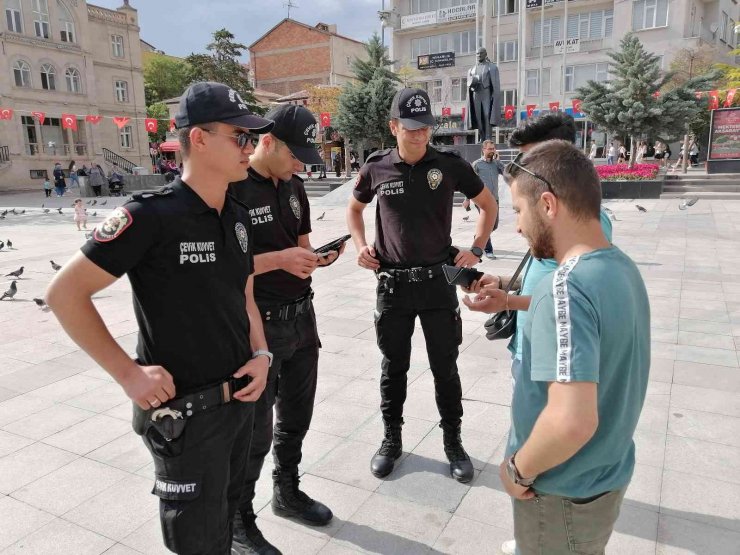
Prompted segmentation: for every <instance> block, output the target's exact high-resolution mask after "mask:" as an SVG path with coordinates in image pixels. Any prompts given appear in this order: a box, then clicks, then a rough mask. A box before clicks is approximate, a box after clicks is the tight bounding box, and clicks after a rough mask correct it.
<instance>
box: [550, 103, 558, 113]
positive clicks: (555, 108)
mask: <svg viewBox="0 0 740 555" xmlns="http://www.w3.org/2000/svg"><path fill="white" fill-rule="evenodd" d="M558 110H560V102H550V111H551V112H557V111H558Z"/></svg>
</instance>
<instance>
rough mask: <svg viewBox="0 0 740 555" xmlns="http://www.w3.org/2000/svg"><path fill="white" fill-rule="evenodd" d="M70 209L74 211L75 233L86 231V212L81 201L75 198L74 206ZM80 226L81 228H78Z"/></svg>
mask: <svg viewBox="0 0 740 555" xmlns="http://www.w3.org/2000/svg"><path fill="white" fill-rule="evenodd" d="M72 207H73V208H74V209H75V218H74V220H75V223H76V224H77V231H82V229H87V212H86V211H85V207H84V206H83V205H82V199H81V198H77V199H75V202H74V204H73V205H72ZM80 224H82V228H80Z"/></svg>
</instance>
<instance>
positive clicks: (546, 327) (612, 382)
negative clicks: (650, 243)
mask: <svg viewBox="0 0 740 555" xmlns="http://www.w3.org/2000/svg"><path fill="white" fill-rule="evenodd" d="M513 368H514V369H515V371H516V369H518V371H516V374H517V375H515V376H514V395H513V399H512V404H511V421H512V424H511V430H510V432H509V444H508V447H507V454H508V455H510V454H511V453H513V452H515V451H517V450H518V449H520V448H521V446H522V445H523V444H524V443H525V441H526V440H527V438H528V437H529V435H530V433H531V432H532V428H533V427H534V424H535V422H536V420H537V418H538V417H539V415H540V413H541V412H542V410H543V408H544V407H545V405H546V404H547V392H548V386H549V383H550V382H556V381H558V382H596V383H598V394H597V398H598V411H599V426H598V428H597V430H596V433H595V434H594V436H593V437H592V438H591V439H590V440H589V442H588V443H587V444H586V445H585V446H583V447H582V448H581V450H580V451H578V453H576V454H575V455H574V456H573V457H571V458H570V459H569V460H567V461H566V462H564V463H562V464H560V465H558V466H556V467H555V468H551V469H550V470H548V471H547V472H544V473H542V474H541V475H540V476H539V477H538V478H537V481H536V482H535V485H534V488H535V490H537V491H541V492H542V493H549V494H552V495H561V496H565V497H591V496H593V495H598V494H600V493H603V492H605V491H612V490H615V489H619V488H622V487H624V486H625V485H627V484H628V483H629V480H630V478H631V477H632V471H633V470H634V465H635V445H634V442H633V441H632V435H633V433H634V431H635V427H636V426H637V421H638V419H639V417H640V411H641V410H642V405H643V402H644V400H645V392H646V390H647V383H648V372H649V368H650V305H649V301H648V296H647V291H646V289H645V284H644V282H643V280H642V276H641V275H640V271H639V270H638V269H637V266H636V265H635V263H634V262H633V261H632V260H631V259H630V258H629V257H628V256H627V255H626V254H624V253H623V252H622V251H621V250H619V248H617V247H614V246H612V247H609V248H606V249H600V250H596V251H593V252H590V253H587V254H584V255H582V256H580V257H574V258H571V259H569V260H567V261H566V262H565V263H564V264H563V265H562V266H560V267H559V268H558V269H557V270H556V271H555V272H554V273H552V274H550V275H549V276H548V277H547V278H545V279H543V280H541V281H540V284H539V285H538V286H537V288H536V289H535V291H534V293H533V295H532V304H531V305H530V307H529V322H528V323H527V327H526V328H525V329H524V337H523V356H522V364H521V365H514V366H513Z"/></svg>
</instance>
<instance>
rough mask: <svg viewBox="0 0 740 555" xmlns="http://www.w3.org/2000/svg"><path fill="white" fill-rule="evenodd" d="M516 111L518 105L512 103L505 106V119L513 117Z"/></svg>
mask: <svg viewBox="0 0 740 555" xmlns="http://www.w3.org/2000/svg"><path fill="white" fill-rule="evenodd" d="M515 113H516V106H512V105H511V104H507V105H506V106H504V119H512V118H513V117H514V114H515Z"/></svg>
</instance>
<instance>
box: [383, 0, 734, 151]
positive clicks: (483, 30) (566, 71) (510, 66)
mask: <svg viewBox="0 0 740 555" xmlns="http://www.w3.org/2000/svg"><path fill="white" fill-rule="evenodd" d="M542 2H543V0H477V4H476V0H392V1H391V6H389V11H390V12H391V13H390V16H389V18H388V24H387V25H388V26H391V27H392V28H393V44H392V52H391V58H392V59H394V60H397V64H396V68H395V69H396V70H399V69H401V68H404V67H405V68H407V69H406V73H410V74H411V75H412V77H411V78H410V79H409V81H410V82H411V83H414V85H416V86H420V87H422V88H425V89H426V90H427V91H428V92H429V95H430V97H431V99H432V102H433V105H434V113H435V114H436V115H438V116H440V124H441V125H440V128H439V129H438V130H437V140H438V141H440V142H446V143H450V144H461V143H472V142H474V132H472V131H466V130H465V128H464V123H463V122H464V118H463V115H464V109H465V104H466V95H467V89H466V74H467V71H468V69H469V68H470V67H471V66H472V65H473V64H474V63H475V52H476V50H477V46H478V45H481V46H485V48H486V49H487V51H488V57H489V58H490V59H491V61H493V62H495V63H497V64H498V67H499V72H500V76H501V89H502V95H503V97H502V103H501V104H502V107H503V106H505V105H507V104H510V105H514V106H516V107H517V114H516V118H514V119H511V120H508V121H502V126H501V128H500V129H499V130H498V137H499V139H498V142H505V141H506V139H507V137H508V134H509V133H510V131H511V129H513V128H514V127H515V126H516V123H517V121H519V120H521V119H525V118H526V113H527V112H526V106H527V105H532V104H536V105H537V109H544V110H547V109H549V103H550V102H559V103H560V107H561V109H563V108H565V110H566V112H568V113H572V108H571V105H572V100H573V98H574V97H575V90H576V89H577V88H578V87H580V86H581V85H584V84H585V83H586V82H587V81H588V80H589V79H593V80H596V81H600V80H607V79H608V62H609V61H610V58H609V57H608V56H607V52H608V51H610V50H613V49H617V48H618V47H619V41H620V40H621V38H622V37H623V36H624V35H625V34H626V33H628V32H630V31H634V32H636V33H637V36H638V37H639V39H640V41H641V42H642V43H643V45H644V46H645V48H646V49H647V50H648V51H650V52H652V53H654V54H656V55H658V56H659V57H660V58H661V64H662V67H663V68H664V69H666V70H667V69H668V68H669V65H670V63H671V60H672V59H673V56H675V54H676V52H678V51H679V50H681V49H682V48H696V47H699V46H701V45H709V46H712V47H713V48H714V51H715V52H716V59H717V61H723V62H725V63H733V62H734V61H735V60H734V58H733V57H731V56H729V52H730V51H731V50H732V49H733V48H734V47H735V46H736V44H737V35H736V34H735V33H734V29H735V26H736V24H737V23H738V21H740V6H738V0H710V1H701V0H616V1H615V0H569V1H568V2H567V7H566V3H565V1H564V0H544V6H543V5H542ZM522 11H524V13H522ZM566 11H567V13H566ZM564 39H567V40H564ZM564 43H566V44H565V45H564ZM564 46H565V48H564ZM564 49H565V50H566V52H565V54H564V53H563V50H564ZM450 52H451V53H454V62H452V60H451V58H452V56H451V55H450V54H443V55H441V56H440V54H442V53H450ZM433 54H437V55H438V56H437V58H441V59H443V60H444V62H443V63H442V64H441V65H445V64H450V63H451V62H452V63H454V65H452V66H450V67H438V68H432V69H418V59H419V56H422V57H424V56H427V55H429V56H430V58H429V60H432V61H433V60H434V58H435V57H434V56H431V55H433ZM422 61H425V58H422ZM443 108H444V109H445V110H444V113H446V114H447V113H449V114H450V115H449V116H447V117H442V114H443ZM576 119H577V121H579V123H580V125H579V128H580V136H579V140H581V141H582V144H585V141H586V138H587V137H588V138H593V139H594V140H596V141H597V143H599V144H601V145H603V144H604V141H605V140H606V137H605V135H604V134H603V133H600V132H598V130H596V133H595V134H594V135H593V136H592V133H594V130H593V125H592V124H590V123H589V122H588V119H587V118H586V117H585V115H583V114H580V115H576Z"/></svg>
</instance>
